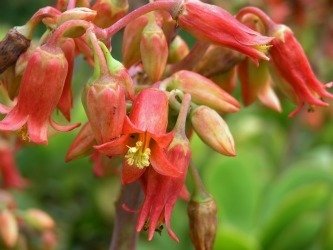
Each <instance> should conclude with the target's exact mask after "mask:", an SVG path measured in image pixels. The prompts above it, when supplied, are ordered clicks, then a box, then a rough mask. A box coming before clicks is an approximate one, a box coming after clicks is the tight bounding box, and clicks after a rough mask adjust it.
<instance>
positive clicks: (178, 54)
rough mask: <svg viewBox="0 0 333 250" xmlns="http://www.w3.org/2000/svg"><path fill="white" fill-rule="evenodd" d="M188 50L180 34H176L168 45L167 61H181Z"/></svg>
mask: <svg viewBox="0 0 333 250" xmlns="http://www.w3.org/2000/svg"><path fill="white" fill-rule="evenodd" d="M189 52H190V49H189V47H188V46H187V44H186V42H185V41H184V40H183V38H181V37H180V36H176V37H175V38H174V39H173V40H172V42H171V44H170V47H169V57H168V62H169V63H176V62H179V61H181V60H182V59H183V58H184V57H186V56H187V54H188V53H189Z"/></svg>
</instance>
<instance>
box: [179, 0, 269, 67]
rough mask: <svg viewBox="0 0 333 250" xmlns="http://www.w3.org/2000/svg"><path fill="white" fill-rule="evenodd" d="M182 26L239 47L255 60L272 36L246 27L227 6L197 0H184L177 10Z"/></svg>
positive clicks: (231, 46) (210, 38) (203, 36)
mask: <svg viewBox="0 0 333 250" xmlns="http://www.w3.org/2000/svg"><path fill="white" fill-rule="evenodd" d="M173 16H174V18H175V19H176V20H177V21H178V24H179V26H180V27H181V28H184V29H185V30H187V31H189V32H190V33H192V34H193V35H194V36H195V37H197V38H200V39H205V40H208V41H210V42H212V43H214V44H216V45H220V46H225V47H228V48H231V49H234V50H237V51H239V52H241V53H243V54H244V55H246V56H248V57H250V58H251V59H252V60H254V61H255V62H258V61H259V60H260V59H264V60H269V58H268V57H267V56H266V55H265V52H266V51H267V49H268V47H267V44H268V43H269V42H270V41H271V40H272V38H271V37H266V36H263V35H261V34H260V33H258V32H256V31H253V30H252V29H250V28H248V27H246V26H245V25H243V24H242V23H240V22H239V21H237V19H236V18H235V17H233V16H232V15H231V14H230V13H229V12H227V11H226V10H224V9H222V8H220V7H217V6H214V5H209V4H206V3H202V2H200V1H196V0H188V1H185V2H181V3H180V4H178V6H177V7H176V8H175V9H174V11H173Z"/></svg>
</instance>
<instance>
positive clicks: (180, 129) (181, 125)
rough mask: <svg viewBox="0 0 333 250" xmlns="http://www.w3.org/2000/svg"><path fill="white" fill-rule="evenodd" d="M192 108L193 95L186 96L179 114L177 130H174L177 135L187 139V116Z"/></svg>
mask: <svg viewBox="0 0 333 250" xmlns="http://www.w3.org/2000/svg"><path fill="white" fill-rule="evenodd" d="M190 106H191V95H190V94H185V95H184V97H183V99H182V105H181V107H180V111H179V113H178V118H177V122H176V125H175V128H174V129H173V130H174V131H175V132H176V134H178V135H181V136H182V137H183V138H186V133H185V127H186V119H187V114H188V111H189V109H190Z"/></svg>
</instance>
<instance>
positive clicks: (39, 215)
mask: <svg viewBox="0 0 333 250" xmlns="http://www.w3.org/2000/svg"><path fill="white" fill-rule="evenodd" d="M23 218H24V220H25V222H26V223H27V224H28V225H29V226H31V227H32V228H34V229H36V230H39V231H45V230H49V229H53V228H54V226H55V223H54V220H53V219H52V218H51V217H50V215H48V214H47V213H45V212H44V211H42V210H40V209H35V208H31V209H28V210H26V211H25V212H24V214H23Z"/></svg>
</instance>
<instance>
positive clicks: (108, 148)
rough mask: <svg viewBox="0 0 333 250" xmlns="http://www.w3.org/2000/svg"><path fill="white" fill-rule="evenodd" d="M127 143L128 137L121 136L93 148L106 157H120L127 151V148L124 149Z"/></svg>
mask: <svg viewBox="0 0 333 250" xmlns="http://www.w3.org/2000/svg"><path fill="white" fill-rule="evenodd" d="M128 141H129V135H122V136H120V137H119V138H116V139H114V140H112V141H109V142H107V143H104V144H101V145H97V146H94V148H95V149H97V150H98V151H99V152H101V153H102V154H105V155H108V156H116V155H122V154H125V153H126V152H127V150H128V148H127V147H126V146H127V145H128Z"/></svg>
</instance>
